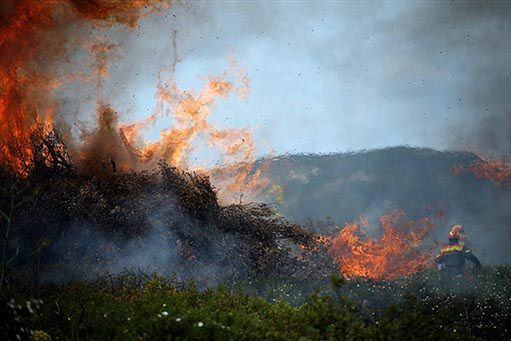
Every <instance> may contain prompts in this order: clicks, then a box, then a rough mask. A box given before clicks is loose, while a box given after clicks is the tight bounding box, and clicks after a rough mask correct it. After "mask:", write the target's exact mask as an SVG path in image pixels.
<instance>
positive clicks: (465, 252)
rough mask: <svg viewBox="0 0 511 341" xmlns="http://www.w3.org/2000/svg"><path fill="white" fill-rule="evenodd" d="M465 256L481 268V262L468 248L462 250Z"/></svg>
mask: <svg viewBox="0 0 511 341" xmlns="http://www.w3.org/2000/svg"><path fill="white" fill-rule="evenodd" d="M463 251H464V254H465V258H466V259H468V260H469V261H471V262H472V263H474V264H475V266H476V268H478V269H481V262H480V261H479V258H477V257H476V256H475V255H474V254H473V253H472V251H470V249H467V248H465V249H464V250H463Z"/></svg>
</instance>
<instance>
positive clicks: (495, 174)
mask: <svg viewBox="0 0 511 341" xmlns="http://www.w3.org/2000/svg"><path fill="white" fill-rule="evenodd" d="M452 172H453V174H459V173H461V172H469V173H474V174H475V176H476V177H477V178H478V179H488V180H490V181H491V182H492V183H493V184H494V185H495V186H497V187H511V161H509V160H484V159H481V160H477V161H476V162H474V163H473V164H472V165H468V166H464V165H460V166H455V167H453V169H452Z"/></svg>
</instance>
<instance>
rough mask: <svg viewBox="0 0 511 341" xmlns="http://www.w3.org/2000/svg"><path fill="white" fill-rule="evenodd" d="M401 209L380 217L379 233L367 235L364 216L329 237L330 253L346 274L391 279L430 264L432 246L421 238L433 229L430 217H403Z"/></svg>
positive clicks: (366, 224) (366, 222) (424, 237)
mask: <svg viewBox="0 0 511 341" xmlns="http://www.w3.org/2000/svg"><path fill="white" fill-rule="evenodd" d="M403 218H404V212H403V211H402V210H395V211H393V212H391V213H389V214H385V215H383V216H381V217H380V225H381V229H382V232H383V234H382V236H381V237H380V238H379V239H378V238H373V237H370V236H368V235H367V234H366V233H365V232H364V231H363V229H362V228H361V227H365V228H367V227H369V223H368V221H367V219H366V218H365V217H361V218H360V219H359V221H358V222H352V223H347V224H346V226H345V227H344V228H343V229H342V230H341V231H340V232H339V234H338V235H337V236H335V237H332V238H328V241H327V243H328V244H329V251H328V252H329V253H330V255H331V256H332V257H333V258H334V260H335V261H336V262H337V263H338V265H339V270H340V272H341V273H342V274H343V275H345V276H346V277H367V278H374V279H393V278H397V277H402V276H407V275H410V274H412V273H415V272H417V271H420V270H423V269H425V268H427V267H428V266H429V265H430V260H431V256H432V252H433V246H431V247H426V246H425V245H424V241H425V239H426V237H427V236H428V234H429V233H430V232H431V231H432V229H433V228H434V224H433V222H432V221H431V219H430V218H422V219H420V220H417V221H408V220H404V219H403Z"/></svg>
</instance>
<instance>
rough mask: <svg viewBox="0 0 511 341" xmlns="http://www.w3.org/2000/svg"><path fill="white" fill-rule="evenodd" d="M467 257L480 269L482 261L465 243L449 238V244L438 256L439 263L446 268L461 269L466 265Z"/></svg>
mask: <svg viewBox="0 0 511 341" xmlns="http://www.w3.org/2000/svg"><path fill="white" fill-rule="evenodd" d="M465 259H468V260H469V261H471V262H472V263H474V264H475V266H476V267H477V268H478V269H479V268H481V262H479V259H477V257H476V256H474V254H473V253H472V251H470V249H468V248H467V247H466V246H465V245H463V244H461V243H459V242H458V241H451V240H449V244H448V245H446V246H444V247H443V248H442V249H441V250H440V254H439V255H438V256H437V257H436V259H435V261H436V262H437V263H442V264H443V265H444V266H445V267H446V268H448V269H449V268H456V269H461V268H463V266H464V265H465Z"/></svg>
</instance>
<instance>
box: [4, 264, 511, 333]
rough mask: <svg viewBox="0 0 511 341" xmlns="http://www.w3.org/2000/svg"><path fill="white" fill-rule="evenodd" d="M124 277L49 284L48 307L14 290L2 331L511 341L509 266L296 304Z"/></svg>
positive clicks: (367, 285) (422, 277)
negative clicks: (118, 279)
mask: <svg viewBox="0 0 511 341" xmlns="http://www.w3.org/2000/svg"><path fill="white" fill-rule="evenodd" d="M123 276H125V279H124V280H123V281H122V282H119V281H115V280H116V279H114V280H112V281H109V280H108V278H105V279H103V280H98V281H96V282H94V283H68V284H62V285H55V284H53V285H46V286H43V287H42V288H41V290H40V292H39V298H38V299H41V300H42V303H41V302H40V301H38V300H30V299H29V297H28V296H26V295H24V294H23V293H22V292H18V293H16V292H14V293H12V295H11V296H12V297H15V298H14V301H11V303H9V304H6V305H5V308H1V309H2V322H0V323H2V325H1V326H2V329H3V332H4V333H7V332H8V333H10V334H9V337H10V338H12V339H15V338H16V334H18V335H20V336H23V338H29V337H30V335H33V333H34V332H35V331H37V334H36V335H37V336H36V337H35V338H36V339H41V340H42V339H44V338H45V337H47V336H51V338H52V339H80V340H112V339H122V340H134V339H145V340H155V339H163V340H167V339H168V340H174V339H190V340H196V339H219V340H239V339H245V340H251V339H273V340H300V339H303V340H325V339H326V340H374V339H377V340H409V339H431V340H438V339H445V340H449V339H452V340H459V339H467V340H470V339H511V333H510V331H509V327H508V324H509V321H510V316H511V315H510V304H511V295H510V288H511V271H510V268H509V267H498V268H485V269H484V270H483V271H482V272H481V273H477V274H476V275H473V274H472V275H471V274H470V273H469V274H468V275H466V276H465V277H462V278H459V279H456V280H455V281H451V282H450V285H448V283H447V278H441V277H442V275H439V274H437V273H436V272H425V273H421V274H417V275H416V276H413V277H411V278H408V279H403V280H400V281H394V282H374V281H368V280H360V279H356V280H350V281H347V282H345V281H343V280H336V281H333V288H331V289H330V292H329V293H328V292H325V291H323V293H322V294H319V293H315V294H312V295H309V296H308V297H307V298H306V299H305V300H304V301H303V302H302V303H300V304H292V303H290V302H289V301H284V300H275V301H274V300H273V299H265V298H263V297H261V296H258V295H253V294H251V295H248V294H244V293H243V292H246V290H244V289H243V290H242V289H239V287H238V288H237V289H236V288H234V287H230V288H228V287H226V286H221V287H218V288H212V289H208V290H205V291H199V290H197V289H196V288H194V286H193V285H192V284H187V285H184V284H182V283H176V282H174V281H171V280H169V279H164V278H161V277H156V276H154V277H152V278H151V279H146V280H145V281H144V282H143V283H141V282H137V280H134V279H133V278H131V279H130V278H129V276H130V275H129V274H128V275H127V274H124V275H123ZM126 278H127V279H126ZM119 283H123V284H119ZM286 288H288V286H286ZM27 301H28V302H30V303H27ZM28 306H30V308H28ZM16 318H17V320H16Z"/></svg>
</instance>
